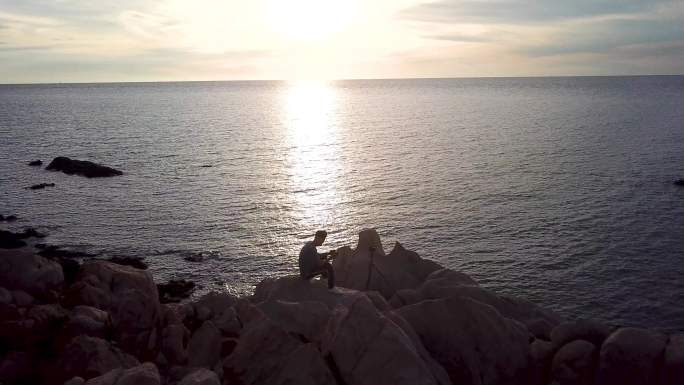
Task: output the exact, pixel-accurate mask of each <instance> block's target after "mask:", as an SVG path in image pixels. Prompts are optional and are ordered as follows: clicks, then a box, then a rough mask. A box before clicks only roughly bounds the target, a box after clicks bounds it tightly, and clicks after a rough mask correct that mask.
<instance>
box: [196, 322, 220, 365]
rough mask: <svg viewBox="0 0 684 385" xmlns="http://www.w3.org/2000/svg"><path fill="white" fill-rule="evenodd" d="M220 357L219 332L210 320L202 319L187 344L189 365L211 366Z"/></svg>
mask: <svg viewBox="0 0 684 385" xmlns="http://www.w3.org/2000/svg"><path fill="white" fill-rule="evenodd" d="M220 358H221V332H220V331H219V330H218V328H217V327H216V325H214V323H213V322H211V321H204V323H203V324H202V326H201V327H200V328H199V329H197V330H196V331H195V333H193V334H192V338H190V343H189V344H188V363H189V364H190V366H196V367H204V368H212V367H213V366H214V365H215V364H216V363H217V362H218V360H219V359H220Z"/></svg>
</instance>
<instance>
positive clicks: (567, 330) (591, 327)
mask: <svg viewBox="0 0 684 385" xmlns="http://www.w3.org/2000/svg"><path fill="white" fill-rule="evenodd" d="M612 332H613V328H612V327H610V326H608V325H604V324H602V323H600V322H598V321H593V320H577V321H566V322H562V323H560V324H558V325H557V326H556V327H555V328H554V329H553V331H552V332H551V342H552V346H553V349H554V350H558V349H560V348H561V347H562V346H563V345H566V344H568V343H570V342H572V341H574V340H585V341H589V342H591V343H592V344H594V345H595V346H596V347H597V348H599V349H600V348H601V345H603V341H605V340H606V338H608V336H609V335H610V333H612Z"/></svg>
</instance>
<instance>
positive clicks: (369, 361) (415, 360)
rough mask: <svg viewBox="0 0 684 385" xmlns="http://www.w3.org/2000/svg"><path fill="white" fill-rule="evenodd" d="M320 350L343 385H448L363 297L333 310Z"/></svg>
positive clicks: (358, 297) (408, 338) (441, 372)
mask: <svg viewBox="0 0 684 385" xmlns="http://www.w3.org/2000/svg"><path fill="white" fill-rule="evenodd" d="M321 349H322V352H323V354H324V355H325V356H326V357H328V356H329V357H330V361H331V365H333V367H335V368H336V371H337V372H339V375H340V377H341V379H342V382H344V383H346V384H368V385H370V384H379V383H388V384H448V379H447V378H446V377H442V376H441V374H443V371H433V368H432V367H431V365H430V364H431V362H426V361H425V360H424V359H423V358H422V357H421V355H420V352H419V350H418V349H417V348H416V346H415V345H414V341H413V340H412V339H411V337H410V336H409V335H407V334H406V333H405V332H404V330H403V329H402V328H401V327H399V326H398V325H397V324H396V323H394V322H392V321H391V320H390V319H389V318H387V317H385V316H384V315H382V314H381V313H380V312H379V311H378V310H377V309H376V308H375V306H374V305H373V303H372V302H371V301H370V300H369V299H368V297H366V296H365V295H361V294H357V295H353V298H352V301H351V302H350V303H349V305H348V306H347V307H344V306H338V307H336V308H335V309H334V310H333V316H332V319H331V320H330V322H329V323H328V327H327V330H326V335H325V336H324V338H323V341H322V342H321ZM333 363H334V364H333Z"/></svg>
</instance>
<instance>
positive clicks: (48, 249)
mask: <svg viewBox="0 0 684 385" xmlns="http://www.w3.org/2000/svg"><path fill="white" fill-rule="evenodd" d="M35 247H36V249H39V250H40V251H39V252H38V255H40V256H43V257H45V258H54V259H57V258H91V257H95V254H90V253H85V252H83V251H73V250H64V249H62V248H60V247H59V246H54V245H46V244H44V243H38V244H36V245H35Z"/></svg>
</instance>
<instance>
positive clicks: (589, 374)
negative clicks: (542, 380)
mask: <svg viewBox="0 0 684 385" xmlns="http://www.w3.org/2000/svg"><path fill="white" fill-rule="evenodd" d="M597 358H598V349H597V348H596V346H594V344H592V343H591V342H588V341H584V340H575V341H572V342H570V343H569V344H567V345H565V346H563V347H562V348H561V349H560V350H559V351H558V352H557V353H556V355H555V356H554V357H553V363H552V365H551V378H553V380H554V381H555V383H556V384H558V385H586V384H591V383H592V381H593V380H594V371H595V370H596V364H597Z"/></svg>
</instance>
